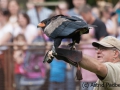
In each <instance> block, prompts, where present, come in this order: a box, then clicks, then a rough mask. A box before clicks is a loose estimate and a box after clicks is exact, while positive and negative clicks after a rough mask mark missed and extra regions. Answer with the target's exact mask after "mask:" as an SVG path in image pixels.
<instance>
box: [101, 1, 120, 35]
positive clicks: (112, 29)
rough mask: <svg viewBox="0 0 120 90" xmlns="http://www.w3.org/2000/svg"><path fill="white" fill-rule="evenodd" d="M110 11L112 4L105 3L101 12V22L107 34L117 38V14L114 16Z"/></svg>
mask: <svg viewBox="0 0 120 90" xmlns="http://www.w3.org/2000/svg"><path fill="white" fill-rule="evenodd" d="M112 9H113V6H112V4H109V3H106V5H105V6H104V8H103V9H102V11H101V15H102V16H101V20H102V21H103V22H104V23H105V25H106V28H107V32H108V34H109V35H112V36H117V33H118V30H117V26H118V24H117V14H115V13H114V11H113V10H112Z"/></svg>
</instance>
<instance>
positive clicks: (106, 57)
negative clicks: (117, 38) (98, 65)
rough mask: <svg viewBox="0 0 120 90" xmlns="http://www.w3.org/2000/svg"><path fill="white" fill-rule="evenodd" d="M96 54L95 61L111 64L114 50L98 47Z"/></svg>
mask: <svg viewBox="0 0 120 90" xmlns="http://www.w3.org/2000/svg"><path fill="white" fill-rule="evenodd" d="M96 52H97V60H99V61H100V62H102V63H104V62H112V61H113V56H114V54H115V53H114V50H113V49H112V48H106V47H103V46H99V48H97V50H96Z"/></svg>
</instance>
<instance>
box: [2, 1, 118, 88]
mask: <svg viewBox="0 0 120 90" xmlns="http://www.w3.org/2000/svg"><path fill="white" fill-rule="evenodd" d="M0 2H1V3H0V54H3V53H4V52H3V50H6V49H7V48H8V47H7V46H4V45H5V44H7V43H9V42H13V43H14V44H20V45H24V44H33V43H34V42H40V43H43V42H45V41H47V42H53V41H52V40H51V39H50V38H48V37H47V36H46V35H45V34H44V33H43V32H42V29H37V24H38V23H39V22H40V21H42V20H44V19H46V18H48V17H52V16H54V15H61V14H62V15H67V16H78V17H80V18H83V19H84V20H85V21H86V22H87V23H88V24H90V25H96V27H94V28H93V27H90V31H89V34H85V35H82V36H81V41H80V43H81V44H80V45H79V48H81V50H82V52H83V53H85V54H88V55H90V56H92V57H95V56H96V55H95V52H96V51H95V48H93V47H92V45H91V43H92V42H93V41H99V40H100V39H102V38H103V37H105V36H108V35H112V36H114V37H117V38H118V39H120V1H118V3H117V4H116V5H115V6H113V5H112V3H109V2H105V1H98V2H97V6H94V7H92V6H90V5H88V4H87V3H86V0H72V3H73V5H74V7H73V8H71V9H69V5H68V3H67V2H63V3H60V4H58V5H57V6H55V9H54V10H51V9H49V8H47V7H45V6H43V5H41V6H39V5H37V3H44V2H45V0H28V2H27V3H26V7H27V11H24V10H22V9H21V8H20V5H19V3H18V2H17V1H16V0H1V1H0ZM31 2H32V3H31ZM63 42H70V40H64V41H63ZM34 47H35V46H31V47H29V46H22V47H18V46H17V45H16V46H14V53H13V57H14V62H15V63H14V74H15V75H14V77H15V88H16V90H93V87H89V88H85V87H84V88H83V87H82V84H83V83H95V82H96V80H97V76H96V75H95V74H93V73H92V72H89V71H87V70H84V69H82V70H81V71H82V76H83V79H82V80H81V81H80V82H78V81H76V78H75V71H76V69H75V68H74V67H72V66H70V65H68V64H67V63H65V62H63V61H61V60H56V58H54V60H53V61H52V63H50V64H44V63H43V62H42V61H43V57H44V52H45V51H43V50H40V51H38V50H36V51H27V49H31V48H34ZM38 48H41V47H38ZM79 88H80V89H79Z"/></svg>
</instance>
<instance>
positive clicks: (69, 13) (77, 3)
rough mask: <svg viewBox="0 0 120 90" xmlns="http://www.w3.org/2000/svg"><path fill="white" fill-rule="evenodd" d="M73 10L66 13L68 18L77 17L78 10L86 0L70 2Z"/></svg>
mask: <svg viewBox="0 0 120 90" xmlns="http://www.w3.org/2000/svg"><path fill="white" fill-rule="evenodd" d="M72 3H73V6H74V7H73V8H72V9H70V10H69V11H68V15H69V16H74V15H75V16H79V9H80V6H81V5H83V6H84V5H85V4H86V0H72Z"/></svg>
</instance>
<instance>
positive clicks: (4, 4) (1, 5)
mask: <svg viewBox="0 0 120 90" xmlns="http://www.w3.org/2000/svg"><path fill="white" fill-rule="evenodd" d="M7 7H8V0H1V1H0V8H1V9H7Z"/></svg>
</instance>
